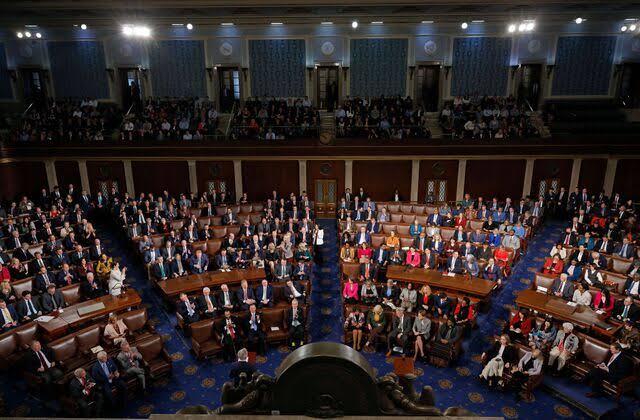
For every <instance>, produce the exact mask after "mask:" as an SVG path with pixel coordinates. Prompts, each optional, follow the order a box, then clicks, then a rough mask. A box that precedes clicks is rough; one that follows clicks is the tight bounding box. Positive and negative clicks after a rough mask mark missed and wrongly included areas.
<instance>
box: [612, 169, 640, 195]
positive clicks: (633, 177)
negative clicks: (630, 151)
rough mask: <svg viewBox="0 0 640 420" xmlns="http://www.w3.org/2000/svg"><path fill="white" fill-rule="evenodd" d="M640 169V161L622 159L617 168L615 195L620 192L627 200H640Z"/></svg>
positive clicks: (614, 186)
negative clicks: (639, 178)
mask: <svg viewBox="0 0 640 420" xmlns="http://www.w3.org/2000/svg"><path fill="white" fill-rule="evenodd" d="M638 168H640V159H620V160H619V161H618V166H617V168H616V178H615V181H614V182H613V193H614V194H615V193H617V192H619V193H620V194H622V197H623V198H624V199H625V200H627V199H629V198H632V199H633V200H634V201H638V199H640V193H639V192H638Z"/></svg>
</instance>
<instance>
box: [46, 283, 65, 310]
mask: <svg viewBox="0 0 640 420" xmlns="http://www.w3.org/2000/svg"><path fill="white" fill-rule="evenodd" d="M65 306H67V305H66V303H65V302H64V298H63V297H62V293H60V290H56V285H55V284H50V285H49V286H48V287H47V292H46V293H43V294H42V311H43V312H44V313H46V314H48V313H50V312H53V311H58V310H60V309H63V308H64V307H65Z"/></svg>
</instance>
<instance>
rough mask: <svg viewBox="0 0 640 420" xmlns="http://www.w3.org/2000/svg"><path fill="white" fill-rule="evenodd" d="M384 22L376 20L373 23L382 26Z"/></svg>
mask: <svg viewBox="0 0 640 420" xmlns="http://www.w3.org/2000/svg"><path fill="white" fill-rule="evenodd" d="M383 23H384V22H383V21H381V20H374V21H373V22H371V24H372V25H382V24H383Z"/></svg>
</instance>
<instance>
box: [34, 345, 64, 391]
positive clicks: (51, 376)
mask: <svg viewBox="0 0 640 420" xmlns="http://www.w3.org/2000/svg"><path fill="white" fill-rule="evenodd" d="M24 368H25V370H26V371H27V372H30V373H32V374H33V375H36V376H38V377H40V378H41V379H42V380H43V381H44V383H45V384H47V385H48V384H51V383H52V382H55V381H57V380H59V379H61V378H62V377H63V376H64V374H63V372H62V371H61V370H60V369H58V367H57V365H56V362H55V360H54V359H53V352H52V351H51V349H50V348H48V347H45V346H43V345H42V344H41V343H40V341H38V340H33V341H32V342H31V346H30V348H29V350H27V351H26V353H25V355H24Z"/></svg>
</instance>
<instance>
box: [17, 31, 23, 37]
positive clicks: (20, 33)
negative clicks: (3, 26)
mask: <svg viewBox="0 0 640 420" xmlns="http://www.w3.org/2000/svg"><path fill="white" fill-rule="evenodd" d="M16 36H17V37H18V38H22V37H23V36H24V34H23V33H22V32H18V33H17V34H16Z"/></svg>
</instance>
